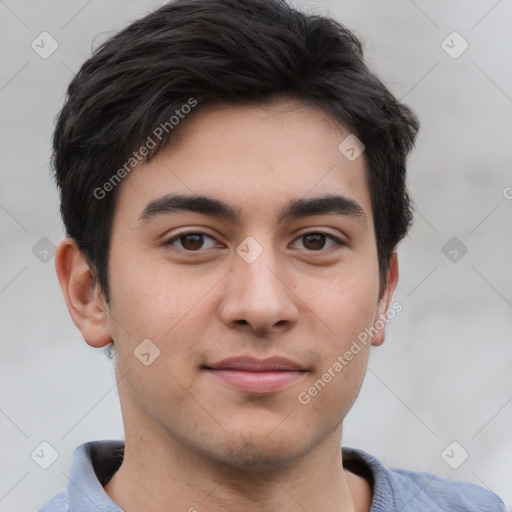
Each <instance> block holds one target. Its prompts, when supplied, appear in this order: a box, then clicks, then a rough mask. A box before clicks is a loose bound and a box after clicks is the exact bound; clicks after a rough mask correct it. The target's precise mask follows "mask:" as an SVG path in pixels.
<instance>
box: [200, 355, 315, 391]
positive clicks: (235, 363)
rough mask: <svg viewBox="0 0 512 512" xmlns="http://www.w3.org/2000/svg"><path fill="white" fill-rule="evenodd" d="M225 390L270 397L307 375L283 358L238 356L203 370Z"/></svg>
mask: <svg viewBox="0 0 512 512" xmlns="http://www.w3.org/2000/svg"><path fill="white" fill-rule="evenodd" d="M203 369H204V370H206V371H207V372H208V373H210V374H212V375H214V376H215V377H216V378H219V379H220V380H222V381H223V382H224V383H225V384H227V385H228V386H230V387H232V388H235V389H237V390H239V391H243V392H246V393H256V394H271V393H276V392H278V391H282V390H284V389H285V388H288V387H290V386H291V385H293V384H294V383H296V382H297V381H298V380H299V379H301V378H302V377H303V376H304V374H305V373H306V372H307V370H306V369H305V367H304V366H302V365H301V364H299V363H297V362H295V361H292V360H291V359H288V358H286V357H281V356H274V357H269V358H265V359H258V358H255V357H252V356H239V357H231V358H228V359H223V360H221V361H218V362H216V363H213V364H209V365H205V366H203Z"/></svg>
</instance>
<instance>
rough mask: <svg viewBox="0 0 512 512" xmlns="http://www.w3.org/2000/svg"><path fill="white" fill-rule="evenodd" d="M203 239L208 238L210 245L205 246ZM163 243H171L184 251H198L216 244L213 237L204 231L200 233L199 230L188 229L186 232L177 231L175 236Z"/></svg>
mask: <svg viewBox="0 0 512 512" xmlns="http://www.w3.org/2000/svg"><path fill="white" fill-rule="evenodd" d="M205 239H210V240H212V242H213V243H212V242H210V245H209V246H208V247H205V246H204V245H205ZM176 243H179V245H180V246H177V245H176ZM165 245H172V246H174V247H176V248H177V249H182V250H185V251H198V250H199V249H211V248H212V247H215V246H216V241H215V239H214V238H213V237H212V236H210V235H207V234H206V233H201V232H200V231H189V232H187V233H179V234H177V235H176V236H174V237H172V238H170V239H169V240H167V241H166V242H165Z"/></svg>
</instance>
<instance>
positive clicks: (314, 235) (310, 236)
mask: <svg viewBox="0 0 512 512" xmlns="http://www.w3.org/2000/svg"><path fill="white" fill-rule="evenodd" d="M298 241H301V242H302V244H301V245H302V247H299V249H307V250H308V251H322V249H331V248H333V247H335V246H342V245H346V244H345V243H344V242H342V241H341V240H340V239H339V238H337V237H335V236H334V235H331V234H329V233H322V232H311V233H304V234H302V235H301V236H299V237H298V238H297V240H296V242H295V243H297V242H298ZM326 244H327V246H326ZM322 252H325V251H322Z"/></svg>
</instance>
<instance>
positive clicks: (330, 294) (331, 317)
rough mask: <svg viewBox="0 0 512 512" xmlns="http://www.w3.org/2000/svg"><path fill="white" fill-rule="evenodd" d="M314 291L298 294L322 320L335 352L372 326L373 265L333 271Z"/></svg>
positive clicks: (374, 298) (375, 295) (375, 300)
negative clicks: (305, 298)
mask: <svg viewBox="0 0 512 512" xmlns="http://www.w3.org/2000/svg"><path fill="white" fill-rule="evenodd" d="M317 284H319V283H317ZM314 290H315V291H314V292H311V291H310V290H306V289H304V290H303V291H302V296H304V297H308V299H307V300H305V303H306V304H307V305H308V306H309V307H310V309H311V310H312V311H313V312H314V313H315V315H316V316H317V317H318V319H319V320H320V321H321V322H323V325H324V327H325V330H326V335H327V336H328V338H329V339H330V340H331V346H332V347H333V348H335V349H336V350H337V351H339V350H342V349H343V348H344V346H345V345H346V343H347V341H349V340H352V339H355V338H357V336H358V335H359V334H360V333H361V332H363V331H364V330H365V329H366V328H367V327H370V326H371V325H373V322H374V319H375V313H376V310H377V309H376V308H377V303H378V294H379V286H378V270H377V268H375V269H373V268H365V269H360V270H359V269H357V268H354V267H351V268H347V269H346V270H345V269H344V270H340V271H337V272H336V273H334V274H332V275H330V276H329V278H328V280H326V282H324V283H323V286H316V287H315V288H314Z"/></svg>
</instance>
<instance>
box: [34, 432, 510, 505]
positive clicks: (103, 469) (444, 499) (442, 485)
mask: <svg viewBox="0 0 512 512" xmlns="http://www.w3.org/2000/svg"><path fill="white" fill-rule="evenodd" d="M123 448H124V442H123V441H92V442H89V443H85V444H83V445H81V446H79V447H78V448H77V449H76V450H75V451H74V452H73V456H72V459H71V468H70V473H69V482H68V485H67V488H66V489H64V490H62V491H61V492H60V493H59V494H57V495H56V496H55V497H54V498H53V499H52V500H50V501H49V502H48V503H47V504H46V505H44V506H43V507H42V508H41V509H39V512H98V511H100V512H123V510H122V509H121V508H120V507H119V506H117V505H116V504H115V503H114V502H113V501H112V500H111V499H110V497H109V496H108V494H107V493H106V492H105V490H104V489H103V485H104V484H105V483H106V482H107V481H108V480H109V479H110V478H111V477H112V475H113V474H114V473H115V471H117V469H118V468H119V465H120V460H121V457H122V451H123ZM342 457H343V464H344V467H345V468H346V469H349V470H350V471H353V472H355V473H360V474H361V473H362V476H365V477H366V478H367V480H369V481H370V483H372V482H371V481H372V480H373V501H372V506H371V509H370V512H399V511H402V512H453V511H456V512H507V508H506V507H505V504H504V503H503V502H502V501H501V500H500V499H499V498H498V496H496V495H495V494H493V493H492V492H490V491H488V490H486V489H483V488H481V487H478V486H476V485H473V484H468V483H462V482H453V481H451V480H446V479H444V478H440V477H437V476H434V475H431V474H429V473H417V472H413V471H408V470H405V469H387V468H385V467H384V466H383V465H382V463H381V462H380V461H379V460H378V459H376V458H375V457H373V456H372V455H369V454H368V453H366V452H363V451H362V450H354V449H352V448H343V450H342Z"/></svg>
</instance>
